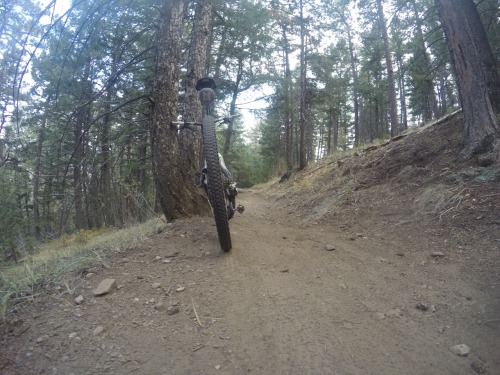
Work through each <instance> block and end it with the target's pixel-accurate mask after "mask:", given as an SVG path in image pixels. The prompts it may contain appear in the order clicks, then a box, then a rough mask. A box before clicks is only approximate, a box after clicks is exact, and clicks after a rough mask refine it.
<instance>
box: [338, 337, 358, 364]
mask: <svg viewBox="0 0 500 375" xmlns="http://www.w3.org/2000/svg"><path fill="white" fill-rule="evenodd" d="M339 341H340V343H341V344H342V346H343V347H344V348H345V350H347V351H348V352H349V354H350V355H351V358H352V359H354V356H353V355H352V353H351V351H350V350H349V348H348V347H347V346H345V344H344V342H343V341H342V338H341V337H339Z"/></svg>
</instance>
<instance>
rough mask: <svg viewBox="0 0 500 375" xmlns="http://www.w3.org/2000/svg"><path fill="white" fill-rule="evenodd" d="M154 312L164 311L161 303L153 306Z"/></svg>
mask: <svg viewBox="0 0 500 375" xmlns="http://www.w3.org/2000/svg"><path fill="white" fill-rule="evenodd" d="M155 310H158V311H161V310H165V305H164V304H163V303H162V302H158V303H157V304H156V305H155Z"/></svg>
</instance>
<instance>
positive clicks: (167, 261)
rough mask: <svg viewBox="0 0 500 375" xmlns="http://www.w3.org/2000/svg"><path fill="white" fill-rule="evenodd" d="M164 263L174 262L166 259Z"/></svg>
mask: <svg viewBox="0 0 500 375" xmlns="http://www.w3.org/2000/svg"><path fill="white" fill-rule="evenodd" d="M163 263H172V261H171V260H170V259H164V260H163Z"/></svg>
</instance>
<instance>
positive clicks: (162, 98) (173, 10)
mask: <svg viewBox="0 0 500 375" xmlns="http://www.w3.org/2000/svg"><path fill="white" fill-rule="evenodd" d="M162 14H163V17H164V18H163V20H162V22H161V25H160V30H159V35H158V43H157V45H158V51H157V56H156V64H155V77H154V82H153V100H154V103H155V105H154V108H153V116H152V117H153V118H152V125H151V143H152V149H153V170H154V175H155V184H156V190H157V195H158V198H159V200H160V205H161V207H162V210H163V213H164V215H165V217H166V218H167V220H173V219H176V218H179V217H182V216H187V215H188V213H189V212H187V211H186V209H185V207H184V202H183V201H182V199H181V198H182V197H181V196H179V185H182V184H183V176H182V173H181V172H180V170H179V145H178V142H177V131H176V130H174V129H172V128H171V127H170V124H171V123H172V121H174V120H176V118H177V105H178V101H177V97H178V95H179V69H180V63H181V56H182V31H183V28H182V26H183V25H182V20H183V14H184V1H183V0H164V3H163V12H162ZM181 187H183V188H184V189H185V188H186V187H185V186H181Z"/></svg>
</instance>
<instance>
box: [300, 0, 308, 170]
mask: <svg viewBox="0 0 500 375" xmlns="http://www.w3.org/2000/svg"><path fill="white" fill-rule="evenodd" d="M299 6H300V146H299V150H300V151H299V152H300V157H299V169H304V168H305V167H306V166H307V139H306V138H307V119H306V110H307V109H306V89H307V88H306V83H307V81H306V74H307V67H306V44H305V43H306V42H305V39H306V35H305V34H306V30H305V24H304V23H305V20H304V7H303V3H302V0H300V3H299Z"/></svg>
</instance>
